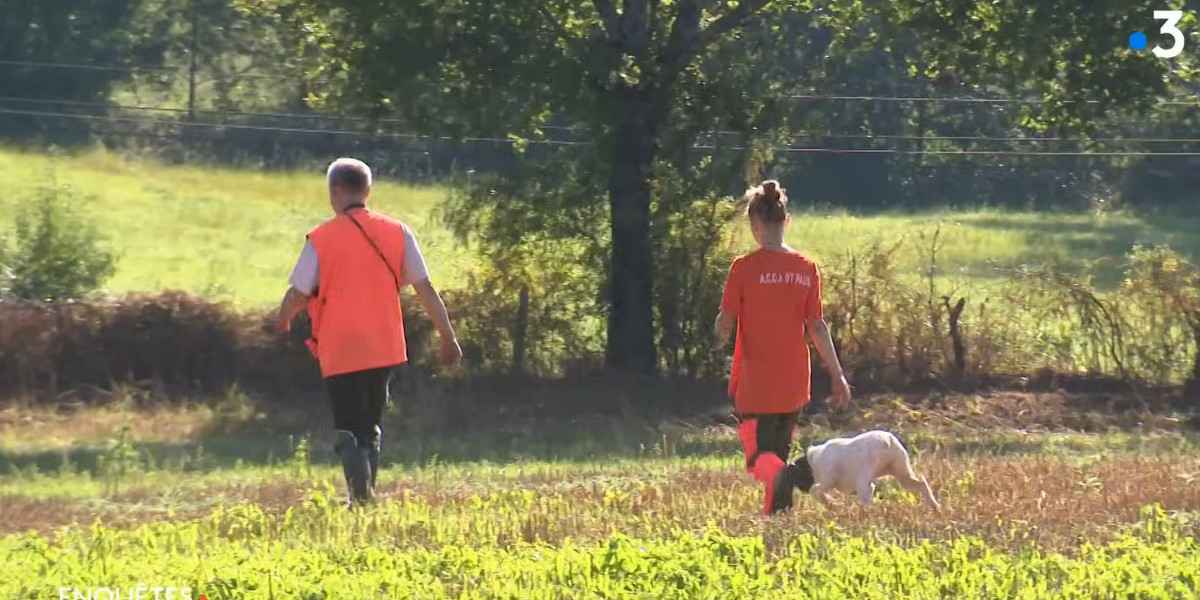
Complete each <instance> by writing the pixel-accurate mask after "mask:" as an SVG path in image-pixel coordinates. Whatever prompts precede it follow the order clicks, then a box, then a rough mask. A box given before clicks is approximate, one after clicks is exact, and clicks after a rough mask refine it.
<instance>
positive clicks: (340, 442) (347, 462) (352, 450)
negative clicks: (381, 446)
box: [333, 429, 374, 506]
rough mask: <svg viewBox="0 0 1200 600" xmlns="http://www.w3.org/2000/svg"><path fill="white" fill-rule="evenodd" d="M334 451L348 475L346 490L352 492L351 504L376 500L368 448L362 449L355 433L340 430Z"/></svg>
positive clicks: (337, 433) (343, 470)
mask: <svg viewBox="0 0 1200 600" xmlns="http://www.w3.org/2000/svg"><path fill="white" fill-rule="evenodd" d="M336 435H337V440H336V441H335V442H334V444H333V449H334V451H335V452H337V454H338V457H339V458H341V459H342V472H343V473H345V475H346V488H347V489H348V491H349V492H350V504H351V505H352V506H353V505H358V504H366V503H368V502H370V501H371V500H372V499H373V498H374V494H373V493H372V489H371V462H370V459H369V456H368V455H369V452H368V449H367V448H360V447H359V444H358V439H357V438H355V437H354V434H353V433H350V432H349V431H345V430H343V429H338V430H337V432H336Z"/></svg>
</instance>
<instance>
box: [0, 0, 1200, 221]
mask: <svg viewBox="0 0 1200 600" xmlns="http://www.w3.org/2000/svg"><path fill="white" fill-rule="evenodd" d="M315 4H318V5H320V3H315ZM327 4H336V3H327ZM843 4H844V5H845V6H843ZM856 4H857V9H855V8H854V5H856ZM879 4H880V3H875V2H866V3H829V6H828V7H826V10H824V11H821V10H811V11H808V12H803V11H795V12H784V13H781V14H774V13H773V14H771V15H766V16H763V17H762V18H760V19H757V20H749V21H747V22H746V23H745V25H744V27H743V29H744V31H743V32H742V33H741V34H740V35H738V36H737V37H736V38H732V39H731V40H730V41H729V42H728V43H727V44H725V46H723V47H719V48H717V50H716V51H715V52H713V53H712V54H711V55H710V56H706V57H704V59H703V60H701V61H700V62H699V63H698V64H697V65H696V66H695V69H696V71H697V72H696V73H695V74H693V76H694V77H696V78H697V79H698V80H703V79H704V78H713V79H715V78H717V77H718V76H719V77H721V78H724V79H727V80H728V81H716V82H712V83H710V84H709V85H703V86H701V87H699V88H697V89H696V90H695V91H692V90H689V91H688V92H686V93H685V94H683V98H681V100H680V101H681V102H682V103H684V104H685V105H687V106H691V107H692V108H700V106H702V107H703V110H694V111H692V112H691V113H690V114H694V115H696V118H697V120H696V121H695V122H691V121H690V120H689V118H688V115H689V112H688V111H681V112H680V113H678V114H676V115H673V117H674V118H675V121H676V122H675V123H674V124H673V132H672V134H671V135H670V136H668V138H667V140H665V141H666V142H667V144H664V146H665V147H667V148H668V151H667V153H668V154H674V153H679V154H681V156H678V157H672V158H671V159H670V160H671V161H673V162H678V163H679V164H696V163H697V160H706V161H709V162H710V163H712V164H711V165H707V166H705V167H704V168H703V171H704V172H705V177H704V179H705V181H704V182H703V185H702V187H703V188H704V189H706V190H707V191H710V192H721V193H736V192H738V191H740V190H741V189H742V187H743V186H744V184H745V177H746V172H745V171H746V170H747V169H750V170H752V171H754V172H756V173H770V174H772V175H774V176H777V177H779V178H780V179H782V180H783V181H784V182H785V184H787V185H788V187H789V188H790V189H791V190H792V191H793V196H794V197H795V199H796V200H797V201H799V202H801V203H805V204H812V205H817V206H837V207H845V208H850V209H857V210H862V209H867V210H870V209H881V208H895V207H905V208H919V207H926V206H938V207H940V206H945V205H982V204H988V205H1000V206H1018V207H1035V208H1089V207H1095V206H1097V205H1106V206H1112V205H1113V203H1122V202H1123V203H1125V204H1129V205H1137V206H1140V207H1145V208H1151V209H1162V208H1166V207H1172V206H1182V207H1188V206H1191V205H1192V204H1194V203H1193V202H1192V200H1193V196H1191V195H1190V191H1191V190H1193V189H1195V188H1196V186H1197V185H1200V179H1198V177H1200V176H1198V175H1197V173H1200V168H1197V167H1200V158H1197V157H1172V158H1166V157H1161V156H1136V154H1137V153H1144V152H1150V153H1157V152H1178V151H1185V152H1186V151H1191V152H1195V151H1200V139H1198V138H1196V137H1195V132H1196V131H1197V130H1200V120H1198V119H1200V118H1198V111H1197V103H1196V102H1195V98H1196V95H1197V91H1198V88H1197V84H1196V83H1195V82H1194V81H1193V78H1192V77H1191V75H1190V74H1191V67H1190V63H1187V62H1179V63H1177V64H1176V65H1175V66H1174V67H1173V69H1174V71H1172V72H1170V73H1168V76H1166V77H1164V79H1165V80H1166V82H1165V83H1164V84H1163V85H1165V86H1166V92H1167V93H1166V94H1165V95H1164V97H1166V98H1169V99H1170V101H1168V102H1163V103H1158V104H1154V105H1152V106H1151V107H1150V108H1145V107H1135V106H1133V105H1126V106H1124V107H1123V108H1121V109H1118V110H1107V111H1104V112H1100V113H1098V114H1095V115H1089V118H1088V120H1087V122H1086V123H1085V124H1084V125H1083V126H1082V127H1079V126H1077V125H1078V124H1075V125H1076V126H1072V125H1071V124H1069V123H1058V122H1052V121H1048V120H1046V119H1045V118H1044V115H1045V113H1047V112H1049V111H1051V110H1052V109H1049V108H1044V107H1042V106H1041V103H1043V102H1044V103H1047V104H1049V103H1051V102H1057V103H1060V104H1061V103H1062V102H1064V101H1065V102H1066V103H1067V104H1070V103H1071V102H1081V101H1087V100H1089V99H1082V98H1080V99H1066V100H1063V99H1059V98H1052V97H1051V96H1049V95H1039V90H1040V87H1039V86H1040V85H1042V82H1040V81H1039V80H1038V79H1037V77H1036V74H1033V73H1030V74H1029V75H1028V79H1027V80H1026V81H1003V82H1001V81H996V82H993V83H988V82H987V78H986V77H983V76H981V75H979V74H976V73H970V72H967V69H968V67H969V66H970V61H969V60H968V58H967V57H966V56H964V58H963V63H964V64H963V65H962V66H961V67H958V68H953V66H952V68H947V67H946V65H942V68H941V70H940V71H936V74H935V71H934V69H933V67H932V66H929V65H922V64H921V62H922V61H923V60H924V59H925V58H926V55H925V54H924V52H925V51H924V50H923V48H922V47H921V43H922V40H921V36H922V32H921V31H920V30H917V29H912V28H904V27H899V26H896V25H895V24H891V23H889V22H888V21H887V19H889V18H894V16H892V15H890V14H889V13H887V12H886V11H885V10H884V9H882V8H879V7H878V5H879ZM1035 4H1037V3H1035ZM1043 4H1046V5H1047V6H1046V10H1049V9H1051V8H1053V7H1052V6H1051V5H1052V4H1053V2H1044V3H1043ZM10 5H11V6H9V7H8V8H7V9H6V10H5V11H4V13H3V15H0V59H2V60H0V135H3V136H5V137H7V138H9V139H10V140H18V141H24V142H35V143H40V142H54V143H64V142H65V143H72V142H74V143H81V142H87V141H94V140H100V141H103V142H104V143H105V144H107V145H110V146H113V147H122V148H128V149H140V150H143V151H148V152H153V153H154V154H155V155H156V156H159V157H162V158H167V159H174V160H178V161H197V160H204V161H220V162H232V163H237V164H246V165H251V166H260V165H265V166H297V165H302V166H316V165H318V164H319V163H321V162H322V161H324V160H325V158H326V157H327V156H329V155H330V154H331V153H337V152H342V153H356V154H361V155H364V156H366V157H368V158H372V159H375V161H376V162H377V163H378V164H379V166H380V167H381V168H382V169H383V170H384V171H385V172H387V173H390V174H393V175H398V176H401V177H404V178H406V179H410V180H431V179H432V180H443V179H445V178H446V177H448V176H452V175H455V174H461V173H463V172H466V171H468V170H477V171H481V172H482V171H487V172H493V173H498V174H501V175H503V176H505V177H513V176H516V175H518V174H520V173H521V172H522V165H523V164H527V163H544V162H546V161H547V160H556V159H557V160H571V161H575V160H580V159H581V157H580V155H583V156H585V157H586V155H587V154H588V153H590V152H592V150H590V149H589V148H588V147H587V146H583V147H579V146H573V145H569V144H571V143H574V144H581V145H582V144H588V143H591V142H593V141H595V140H594V138H595V137H596V136H594V135H592V134H593V133H594V132H592V131H591V130H590V128H589V125H588V124H587V123H582V122H579V121H578V120H572V119H571V117H570V116H569V115H567V114H565V113H564V114H562V115H549V116H548V118H547V119H546V120H545V123H544V124H543V126H542V128H539V129H536V130H532V129H531V130H519V129H520V128H518V127H513V126H512V125H513V124H512V123H511V122H508V121H506V120H505V117H504V115H499V114H497V115H493V116H492V117H489V111H488V109H487V108H486V107H479V108H478V110H477V111H476V112H477V113H478V114H475V115H472V116H471V118H470V122H465V121H467V120H466V119H456V118H455V119H452V118H448V117H445V116H439V117H438V118H432V119H420V118H416V117H413V116H412V115H411V113H412V112H413V110H410V109H408V108H404V109H399V108H396V109H388V108H387V107H386V106H385V107H383V108H376V109H371V110H351V109H352V108H357V107H354V106H352V105H350V104H346V103H341V104H339V103H338V101H337V97H338V96H339V95H345V94H351V93H354V90H355V87H354V86H355V85H356V84H355V83H354V82H353V81H351V79H353V78H354V77H371V76H372V75H374V74H373V73H370V72H368V73H366V74H361V75H360V74H354V75H351V74H349V73H348V72H346V71H337V70H336V69H335V68H333V67H331V66H330V65H329V64H327V63H328V61H329V60H330V59H329V56H331V55H334V56H340V55H337V54H336V53H335V52H334V51H333V50H331V49H330V48H329V47H328V46H329V45H331V44H336V43H338V42H342V41H344V40H341V39H340V38H337V39H331V38H330V37H329V35H330V32H328V31H326V32H322V31H320V30H316V31H312V30H310V29H312V28H311V27H299V26H298V25H297V23H299V22H300V19H301V18H302V16H303V14H304V13H303V11H304V10H305V6H304V5H305V3H303V2H275V3H250V2H244V1H242V0H59V1H56V2H35V1H32V0H18V1H17V2H13V3H10ZM497 10H498V11H499V10H502V9H500V8H498V9H497ZM855 10H857V13H856V15H855V17H854V18H850V17H846V16H844V14H843V13H851V12H854V11H855ZM1136 11H1137V7H1135V6H1129V7H1128V12H1129V13H1131V14H1129V15H1128V17H1129V18H1131V19H1132V18H1135V17H1136V16H1137V15H1136ZM400 14H401V16H404V15H406V13H400ZM381 18H383V17H382V16H381ZM1143 20H1144V19H1143ZM389 26H390V24H389ZM420 26H422V24H421V23H417V22H414V23H413V24H412V27H414V28H419V27H420ZM329 27H330V29H332V28H333V25H330V26H329ZM417 33H418V34H423V33H426V32H424V31H418V32H417ZM1088 33H1091V32H1087V31H1079V32H1077V35H1079V36H1083V35H1085V34H1088ZM430 35H431V36H433V34H430ZM496 35H497V36H500V35H502V34H500V33H497V34H496ZM528 35H529V36H531V37H536V36H540V35H544V33H543V32H540V31H537V30H533V31H530V32H528ZM323 36H324V37H323ZM1122 41H1123V40H1122V39H1113V40H1082V42H1085V43H1088V44H1099V45H1111V46H1114V47H1115V46H1119V45H1120V44H1121V43H1122ZM345 43H346V44H349V43H350V42H348V41H345ZM446 43H449V42H446ZM395 44H396V47H395V48H393V49H392V51H393V52H395V56H394V57H392V58H388V57H382V58H383V59H386V60H398V61H400V62H413V63H421V62H422V61H431V60H436V59H437V58H438V55H437V54H436V51H439V50H440V51H442V52H447V50H445V49H444V48H440V49H439V48H420V47H417V46H414V45H412V43H411V41H410V40H405V39H399V40H397V41H396V42H395ZM475 51H476V52H479V53H485V52H487V49H486V48H478V49H476V50H475ZM1080 52H1082V50H1081V51H1080ZM924 67H927V68H924ZM1062 67H1063V68H1064V69H1066V70H1071V69H1077V70H1079V71H1080V74H1079V75H1078V77H1080V78H1086V77H1091V76H1092V74H1091V70H1092V69H1097V70H1098V68H1097V67H1096V66H1094V65H1088V64H1087V63H1085V62H1083V61H1081V62H1080V64H1078V65H1062ZM413 69H416V67H413ZM1112 70H1113V71H1117V70H1118V67H1116V66H1114V67H1113V69H1112ZM1124 75H1127V76H1129V77H1130V80H1129V82H1128V83H1129V86H1131V87H1137V86H1141V85H1143V82H1142V81H1140V80H1139V79H1137V78H1134V77H1133V76H1132V75H1128V74H1124ZM546 76H547V77H556V76H558V74H556V73H547V74H546ZM1111 76H1112V77H1120V76H1123V74H1122V73H1119V72H1114V73H1113V74H1112V75H1111ZM380 77H381V79H384V78H388V77H392V78H394V77H396V74H395V73H381V74H380ZM445 77H446V81H444V82H441V83H444V84H445V85H446V87H447V89H451V88H452V87H453V86H454V85H457V84H456V82H454V81H452V80H451V76H450V75H445ZM996 77H997V78H999V77H1000V74H999V73H997V75H996ZM406 83H408V82H406ZM419 83H420V84H423V85H424V86H425V87H436V86H437V85H438V84H439V81H438V80H436V79H432V80H426V81H422V82H419ZM717 84H721V85H717ZM381 85H388V84H381ZM413 85H414V86H415V85H418V83H413ZM738 86H742V87H744V93H742V94H737V95H732V96H728V95H727V96H725V97H719V96H715V95H712V94H716V93H726V92H727V91H728V89H729V88H734V89H736V88H737V87H738ZM1095 87H1096V86H1095V85H1093V88H1095ZM1022 90H1024V91H1022ZM1096 91H1099V90H1098V89H1097V90H1096ZM427 93H428V92H427V91H426V90H423V89H422V90H414V91H413V94H412V98H413V103H414V104H415V103H418V102H429V99H428V97H427V96H426V95H425V94H427ZM498 93H500V94H503V93H504V91H503V90H500V91H498ZM980 98H990V99H996V100H998V101H996V102H978V101H975V100H978V99H980ZM465 101H466V100H464V102H465ZM513 101H514V102H515V101H517V99H516V98H514V99H513ZM739 104H741V105H744V106H738V105H739ZM698 105H699V106H698ZM1135 108H1136V110H1135ZM422 110H426V111H428V112H436V109H433V108H426V109H422ZM714 114H717V115H720V116H722V117H723V118H718V119H710V117H712V116H713V115H714ZM424 116H428V115H424ZM489 119H491V120H489ZM429 127H433V128H434V129H432V130H430V129H428V128H429ZM417 134H422V135H417ZM510 137H511V138H513V139H516V140H518V141H517V142H515V143H514V141H513V139H510ZM521 140H524V141H525V142H527V143H528V145H524V146H523V145H522V144H521ZM546 141H550V142H554V143H553V144H547V145H543V144H540V143H539V142H546ZM767 145H769V146H775V147H778V148H788V149H789V150H787V151H783V152H778V151H775V152H771V151H766V150H764V149H762V147H763V146H767ZM747 148H751V149H753V150H754V152H749V151H747ZM814 149H821V150H822V151H820V152H816V151H807V150H814ZM824 150H837V151H841V152H828V151H824ZM881 150H886V151H887V152H879V151H881ZM958 151H968V152H981V153H984V154H976V155H965V156H964V155H954V154H951V153H953V152H958ZM991 152H996V153H999V154H989V153H991ZM943 153H945V154H943ZM1105 153H1116V155H1112V154H1105ZM1126 153H1128V155H1124V154H1126ZM1085 154H1089V155H1085ZM564 155H568V156H567V157H565V158H564ZM686 155H691V156H686ZM678 175H682V174H677V175H676V176H678Z"/></svg>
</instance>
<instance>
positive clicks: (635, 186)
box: [605, 90, 659, 374]
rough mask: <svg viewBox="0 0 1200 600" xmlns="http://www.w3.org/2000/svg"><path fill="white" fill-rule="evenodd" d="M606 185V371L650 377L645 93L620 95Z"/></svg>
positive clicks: (649, 131)
mask: <svg viewBox="0 0 1200 600" xmlns="http://www.w3.org/2000/svg"><path fill="white" fill-rule="evenodd" d="M616 93H618V94H621V95H622V96H623V98H622V100H623V102H621V106H622V108H623V110H622V111H621V112H620V116H619V123H618V124H617V127H616V128H615V131H614V133H615V136H614V143H613V152H614V156H613V171H612V177H611V179H610V180H609V186H608V190H609V207H610V210H611V218H612V257H611V263H610V268H609V303H610V308H609V313H608V341H607V346H606V351H605V362H606V363H607V365H608V366H609V367H610V368H614V369H619V370H627V371H635V372H639V373H647V374H652V373H654V372H655V370H656V368H657V366H658V357H657V355H656V353H655V348H654V322H653V313H652V294H653V290H654V260H653V259H654V257H653V254H652V248H651V245H650V177H651V169H652V167H653V162H654V152H655V147H654V146H655V139H656V137H657V133H658V127H659V123H658V119H657V118H656V117H655V116H654V113H655V111H654V110H653V104H652V102H651V100H650V98H649V94H648V93H646V92H644V91H633V90H622V91H619V92H616Z"/></svg>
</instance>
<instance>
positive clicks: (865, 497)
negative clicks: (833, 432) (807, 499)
mask: <svg viewBox="0 0 1200 600" xmlns="http://www.w3.org/2000/svg"><path fill="white" fill-rule="evenodd" d="M805 458H806V459H807V460H797V461H796V462H795V463H793V468H794V469H795V470H796V472H795V473H794V475H793V483H794V484H795V485H796V487H798V488H800V489H801V490H804V489H808V491H809V493H811V494H812V495H813V496H816V497H817V498H818V499H820V500H821V502H824V503H825V505H826V506H829V502H830V499H829V492H831V491H833V490H842V491H843V492H846V493H850V494H858V501H859V502H860V503H861V504H862V505H863V506H867V505H869V504H870V503H871V499H872V497H873V496H874V495H875V480H876V479H878V478H880V477H883V476H885V475H891V476H892V477H894V478H896V481H898V482H899V483H900V485H901V486H903V487H904V489H906V490H908V491H910V492H912V493H914V494H917V495H918V496H920V497H921V499H922V500H924V501H925V503H926V504H928V505H930V506H932V507H933V508H934V509H935V510H941V508H942V507H941V505H940V504H938V501H937V500H936V499H935V498H934V497H933V491H932V490H930V489H929V482H927V481H926V480H925V478H924V477H921V476H919V475H917V474H916V472H915V471H913V468H912V463H911V462H909V459H908V449H907V448H905V446H904V442H902V441H901V440H900V438H899V437H897V436H896V435H895V434H893V433H890V432H887V431H868V432H866V433H864V434H861V435H857V436H854V437H852V438H835V439H832V440H829V441H827V442H825V443H824V444H818V445H816V446H809V447H808V451H807V452H806V453H805Z"/></svg>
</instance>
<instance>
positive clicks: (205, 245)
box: [0, 150, 1200, 308]
mask: <svg viewBox="0 0 1200 600" xmlns="http://www.w3.org/2000/svg"><path fill="white" fill-rule="evenodd" d="M0 178H3V180H4V181H5V182H6V183H7V184H8V187H7V189H6V193H5V194H4V195H3V196H2V197H0V228H4V227H8V226H9V224H10V223H11V215H13V214H14V212H15V211H16V210H18V208H19V207H20V206H21V205H22V204H24V203H26V202H28V201H30V200H31V199H32V198H35V197H36V196H37V192H38V189H39V188H42V187H44V186H46V185H47V184H48V183H50V182H58V183H59V184H62V185H66V186H69V187H70V188H71V189H73V190H74V195H73V197H72V201H73V202H74V203H76V204H77V205H78V206H79V208H80V209H81V210H82V211H83V212H84V214H86V215H87V216H88V218H90V219H92V220H93V221H94V222H95V224H96V225H97V226H98V227H99V228H100V229H101V230H102V231H103V232H104V233H105V234H106V235H107V236H108V239H109V242H110V244H111V245H112V247H113V249H115V250H116V251H117V253H118V255H119V262H118V265H117V272H116V275H115V276H114V277H113V279H112V280H111V281H110V282H109V284H108V288H109V289H110V290H111V291H112V292H117V293H121V292H128V291H158V290H161V289H164V288H171V289H182V290H186V291H190V292H195V293H202V294H207V295H213V296H216V297H219V298H222V299H226V300H231V301H233V302H235V303H236V304H237V305H238V306H240V307H243V308H258V307H263V306H266V305H269V304H271V303H273V302H275V301H276V300H277V299H278V297H279V296H280V294H281V291H282V289H283V288H284V286H285V284H286V278H287V275H288V272H289V269H290V268H291V265H292V263H293V261H294V260H295V258H296V255H297V253H298V252H299V249H300V246H301V244H302V243H303V236H304V233H305V232H306V231H307V230H308V229H309V228H310V227H312V226H314V225H316V224H318V223H320V222H321V221H322V220H323V219H325V218H327V216H328V212H329V209H328V205H327V201H326V198H325V194H324V185H323V178H322V173H319V172H313V173H302V172H284V173H280V172H271V173H262V172H255V171H250V170H234V169H228V168H215V167H182V166H161V165H157V164H155V163H153V162H149V161H144V160H126V159H123V158H121V157H119V156H116V155H114V154H111V153H108V152H104V151H101V150H94V151H90V152H82V153H74V154H61V155H54V156H50V155H46V154H32V153H26V152H19V151H13V150H6V151H0ZM445 194H446V191H445V189H443V188H438V187H414V186H409V185H399V184H395V183H390V182H388V181H386V180H384V181H381V182H380V183H379V185H378V186H377V188H376V189H375V191H374V195H373V202H374V204H375V205H376V206H378V207H379V208H380V209H382V210H384V211H387V212H390V213H392V214H394V215H396V216H398V217H400V218H401V219H404V220H406V221H407V222H408V223H409V224H410V226H412V227H413V228H414V229H415V230H416V231H417V233H418V236H419V238H420V240H421V244H422V247H423V250H424V251H425V253H426V255H427V258H428V261H429V263H430V268H431V273H432V275H433V277H434V279H435V282H440V284H441V285H442V286H443V287H451V288H452V287H455V286H457V285H461V283H462V276H463V272H464V267H466V266H467V265H470V264H471V262H472V260H473V258H474V257H473V255H472V254H471V251H470V250H469V249H464V248H463V247H462V245H461V244H459V243H458V242H457V241H456V240H455V239H454V238H453V236H451V235H450V234H449V233H448V232H447V231H446V230H445V229H444V228H443V227H441V226H440V224H439V222H438V220H437V219H436V218H435V215H434V214H433V213H434V209H436V208H437V206H438V205H439V203H440V202H442V201H443V200H444V198H445ZM939 225H940V226H941V228H942V231H941V239H942V241H943V247H942V250H941V252H940V257H939V262H940V265H941V268H942V269H943V276H945V277H965V278H970V279H988V278H991V277H993V276H994V275H995V273H996V271H995V268H996V267H1012V266H1015V265H1019V264H1024V263H1029V262H1039V263H1040V262H1058V263H1062V264H1066V265H1074V266H1079V265H1082V264H1083V263H1085V262H1089V261H1100V265H1099V266H1100V272H1101V279H1102V281H1101V282H1102V283H1107V284H1112V283H1115V282H1116V281H1118V280H1119V277H1120V275H1119V273H1120V268H1119V267H1120V260H1121V258H1122V257H1123V256H1124V255H1125V253H1126V252H1128V250H1129V249H1130V248H1131V247H1132V246H1133V245H1134V244H1157V243H1166V244H1170V245H1172V246H1173V247H1175V248H1176V249H1178V250H1181V251H1183V252H1184V253H1185V254H1187V255H1189V256H1192V257H1197V256H1200V236H1197V235H1195V232H1196V231H1198V230H1200V218H1198V217H1182V216H1171V217H1168V216H1163V217H1142V216H1135V215H1130V214H1108V215H1093V214H1045V213H1021V212H1004V211H998V210H971V211H959V212H927V213H917V214H883V215H872V216H854V215H846V214H810V213H796V214H795V215H794V222H793V226H792V229H791V232H790V235H789V239H790V241H791V243H792V244H793V245H794V246H796V247H798V248H800V249H802V250H803V251H805V252H807V253H809V254H811V255H812V256H814V257H815V258H817V259H818V260H821V261H834V260H838V259H839V258H842V257H843V256H844V255H845V254H844V253H845V252H846V251H847V250H849V249H851V248H855V247H860V246H863V245H865V244H869V243H871V242H873V241H879V242H881V243H884V244H888V243H894V242H895V241H897V240H899V239H906V240H907V241H908V242H909V243H908V244H906V245H905V250H904V255H902V256H901V266H902V267H904V268H907V269H909V270H910V271H911V272H913V273H914V274H916V273H920V272H921V270H922V269H923V268H924V267H923V266H922V265H923V264H924V261H923V259H922V258H921V256H920V251H919V249H920V248H923V247H925V244H927V241H926V240H927V239H928V237H927V236H929V235H930V234H931V233H932V232H933V231H934V229H935V228H937V227H938V226H939ZM922 236H926V237H925V238H922ZM738 240H739V244H740V245H741V246H745V247H748V244H749V238H748V236H747V235H741V236H739V237H738Z"/></svg>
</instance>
